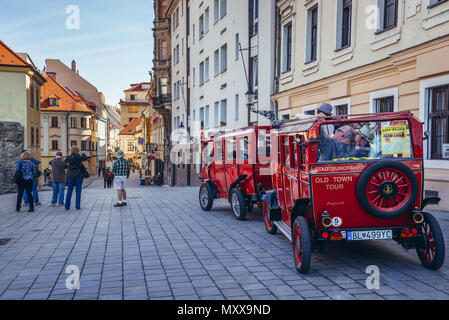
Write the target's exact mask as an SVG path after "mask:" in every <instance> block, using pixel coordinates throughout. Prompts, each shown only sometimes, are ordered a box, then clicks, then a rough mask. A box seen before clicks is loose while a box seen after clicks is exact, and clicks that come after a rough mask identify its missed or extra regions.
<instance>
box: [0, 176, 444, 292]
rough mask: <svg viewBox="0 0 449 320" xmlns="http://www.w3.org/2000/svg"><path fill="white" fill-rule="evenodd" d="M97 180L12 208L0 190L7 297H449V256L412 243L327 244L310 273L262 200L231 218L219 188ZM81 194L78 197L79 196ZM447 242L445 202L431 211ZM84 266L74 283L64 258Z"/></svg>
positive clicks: (0, 256) (0, 275)
mask: <svg viewBox="0 0 449 320" xmlns="http://www.w3.org/2000/svg"><path fill="white" fill-rule="evenodd" d="M102 183H103V182H102V181H101V180H98V181H94V182H93V183H92V184H91V185H90V186H89V187H88V188H86V189H84V190H83V200H82V204H81V206H82V210H81V211H76V210H71V211H65V210H64V208H63V207H50V206H49V205H50V203H49V201H50V196H51V193H50V192H42V193H41V194H40V196H41V199H42V206H39V207H37V209H36V212H34V213H28V212H26V209H25V208H23V209H22V212H20V213H16V212H15V211H14V201H15V196H16V195H15V194H8V195H2V196H0V238H10V239H11V240H10V241H9V242H8V243H6V244H5V245H0V298H1V299H297V300H302V299H432V300H434V299H449V259H447V258H448V257H446V262H445V265H444V266H443V267H442V268H441V269H440V270H439V271H430V270H426V269H424V268H423V267H422V266H421V264H420V262H419V259H418V257H417V256H416V252H415V251H414V250H411V251H409V252H406V251H404V250H403V249H402V248H401V247H400V246H398V245H397V244H396V243H394V242H389V241H386V242H384V241H378V242H354V243H349V244H343V243H339V244H332V245H330V246H329V247H327V248H326V249H325V251H324V252H322V253H314V254H313V256H312V266H311V271H310V273H309V274H308V275H300V274H297V273H296V271H295V270H294V267H293V258H292V249H291V243H290V242H289V241H288V240H287V239H286V238H285V237H284V236H283V235H281V234H278V235H274V236H273V235H270V234H268V233H266V231H265V228H264V226H263V220H262V215H261V212H260V210H259V209H255V210H254V211H253V213H251V214H249V215H248V220H247V221H237V220H235V219H234V218H233V215H232V212H231V208H230V206H229V205H228V203H226V202H225V201H223V200H220V201H216V202H215V203H214V207H213V210H212V211H211V212H203V211H201V209H200V208H199V204H198V188H193V187H186V188H170V187H153V186H152V187H149V186H146V187H143V186H138V183H137V179H134V180H132V181H130V183H129V184H130V188H129V189H128V196H129V205H128V206H127V207H124V208H113V207H112V204H114V203H115V194H114V191H113V190H112V189H110V190H105V189H103V185H102ZM72 201H74V199H72ZM436 216H437V218H438V220H439V222H440V223H441V225H442V228H443V230H444V233H445V237H446V248H447V249H446V252H449V247H448V242H447V241H448V240H449V235H448V232H447V231H448V230H449V214H447V213H436ZM69 265H75V266H77V267H79V269H80V271H81V278H80V289H79V290H69V289H67V287H66V280H67V279H68V277H69V276H70V274H69V273H66V267H67V266H69ZM368 265H377V266H378V267H379V268H380V272H381V275H380V280H381V284H380V289H378V290H369V289H367V288H366V287H365V281H366V279H367V277H368V274H366V273H365V269H366V267H367V266H368Z"/></svg>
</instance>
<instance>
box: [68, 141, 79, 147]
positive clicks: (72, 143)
mask: <svg viewBox="0 0 449 320" xmlns="http://www.w3.org/2000/svg"><path fill="white" fill-rule="evenodd" d="M77 145H78V143H77V141H75V140H71V141H70V147H73V146H77Z"/></svg>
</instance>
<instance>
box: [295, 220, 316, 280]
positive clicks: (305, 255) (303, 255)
mask: <svg viewBox="0 0 449 320" xmlns="http://www.w3.org/2000/svg"><path fill="white" fill-rule="evenodd" d="M311 255H312V242H311V240H310V232H309V226H308V225H307V221H306V219H304V217H301V216H299V217H296V219H295V222H294V223H293V258H294V261H295V267H296V271H298V272H299V273H302V274H306V273H308V272H309V269H310V260H311Z"/></svg>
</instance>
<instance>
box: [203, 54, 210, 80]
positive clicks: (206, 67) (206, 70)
mask: <svg viewBox="0 0 449 320" xmlns="http://www.w3.org/2000/svg"><path fill="white" fill-rule="evenodd" d="M204 81H205V82H206V81H209V57H207V58H206V60H204Z"/></svg>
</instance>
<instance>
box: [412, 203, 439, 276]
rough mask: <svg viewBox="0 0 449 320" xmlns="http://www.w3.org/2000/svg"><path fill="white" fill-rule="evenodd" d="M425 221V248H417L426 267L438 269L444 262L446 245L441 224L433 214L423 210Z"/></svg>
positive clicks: (423, 230)
mask: <svg viewBox="0 0 449 320" xmlns="http://www.w3.org/2000/svg"><path fill="white" fill-rule="evenodd" d="M423 215H424V222H423V223H422V224H421V227H422V233H423V235H424V243H425V248H424V249H416V253H417V254H418V257H419V260H421V263H422V265H423V266H424V267H426V268H427V269H431V270H438V269H439V268H440V267H441V266H442V265H443V263H444V257H445V247H444V238H443V232H442V231H441V228H440V224H439V223H438V221H437V219H435V217H434V216H433V215H431V214H430V213H427V212H423Z"/></svg>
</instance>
